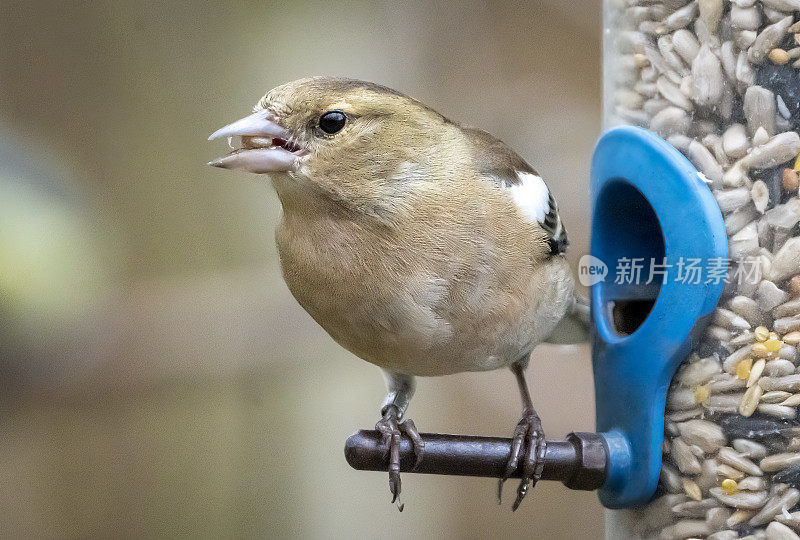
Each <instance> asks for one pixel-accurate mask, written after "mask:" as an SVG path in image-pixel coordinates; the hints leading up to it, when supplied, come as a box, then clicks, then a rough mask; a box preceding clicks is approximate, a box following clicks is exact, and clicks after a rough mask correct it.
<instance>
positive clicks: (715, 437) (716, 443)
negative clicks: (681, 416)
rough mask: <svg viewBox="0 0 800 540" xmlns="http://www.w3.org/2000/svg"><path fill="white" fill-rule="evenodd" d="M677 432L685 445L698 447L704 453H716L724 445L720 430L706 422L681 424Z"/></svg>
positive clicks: (715, 425) (694, 421)
mask: <svg viewBox="0 0 800 540" xmlns="http://www.w3.org/2000/svg"><path fill="white" fill-rule="evenodd" d="M678 430H679V431H680V434H681V437H682V438H683V440H684V441H686V443H687V444H692V445H696V446H699V447H700V448H702V449H703V451H704V452H706V453H711V452H716V451H717V450H719V449H720V448H721V447H722V445H724V444H725V435H724V434H723V433H722V428H721V427H719V426H718V425H717V424H715V423H713V422H709V421H708V420H689V421H688V422H682V423H680V424H678Z"/></svg>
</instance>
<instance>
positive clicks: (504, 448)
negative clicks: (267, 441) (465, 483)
mask: <svg viewBox="0 0 800 540" xmlns="http://www.w3.org/2000/svg"><path fill="white" fill-rule="evenodd" d="M421 435H422V440H423V441H424V442H425V454H424V457H423V459H422V462H421V463H420V464H419V466H418V467H417V468H416V469H413V466H414V461H415V459H414V452H413V449H412V446H411V442H410V441H409V440H408V439H407V438H405V437H403V439H402V443H401V447H400V471H401V472H406V473H410V472H415V473H422V474H448V475H455V476H485V477H493V478H500V476H501V475H502V474H503V471H504V470H505V466H506V463H507V462H508V457H509V455H510V453H511V439H506V438H502V437H477V436H471V435H442V434H438V433H422V434H421ZM344 455H345V458H346V459H347V463H349V464H350V466H351V467H353V468H354V469H357V470H360V471H386V470H387V469H388V456H386V449H385V447H384V446H383V445H382V444H381V434H380V433H379V432H377V431H368V430H360V431H358V432H356V433H354V434H353V435H351V436H350V438H348V439H347V442H346V443H345V446H344ZM606 459H607V451H606V447H605V444H604V443H603V439H602V438H601V437H600V436H599V435H597V434H596V433H570V434H569V435H567V439H566V440H565V441H547V451H546V453H545V458H544V470H543V472H542V480H560V481H561V482H563V483H564V485H565V486H567V487H568V488H570V489H581V490H592V489H598V488H599V487H601V486H602V485H603V483H604V481H605V477H606ZM412 469H413V470H412ZM521 473H522V467H520V468H519V469H517V470H516V471H515V472H514V474H513V475H512V477H514V478H519V477H520V474H521Z"/></svg>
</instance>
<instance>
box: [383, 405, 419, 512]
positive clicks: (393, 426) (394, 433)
mask: <svg viewBox="0 0 800 540" xmlns="http://www.w3.org/2000/svg"><path fill="white" fill-rule="evenodd" d="M397 416H398V414H397V409H395V408H394V407H388V408H387V409H386V412H385V413H384V414H383V418H381V419H380V420H379V421H378V423H377V424H375V429H376V430H378V431H379V432H380V433H381V435H382V439H381V444H383V446H384V448H385V450H384V459H386V458H387V457H388V458H389V491H390V492H391V494H392V503H395V502H396V503H397V509H398V510H400V511H401V512H402V511H403V506H404V505H403V503H401V502H400V490H401V483H400V443H401V441H402V434H405V435H407V436H408V438H409V439H411V444H412V445H413V447H414V456H415V457H416V461H415V462H414V469H416V468H417V466H419V464H420V463H421V462H422V456H423V453H424V451H425V442H424V441H423V440H422V437H420V434H419V431H417V426H415V425H414V422H413V421H412V420H410V419H406V420H404V421H402V422H400V421H398V419H397ZM412 470H413V469H412Z"/></svg>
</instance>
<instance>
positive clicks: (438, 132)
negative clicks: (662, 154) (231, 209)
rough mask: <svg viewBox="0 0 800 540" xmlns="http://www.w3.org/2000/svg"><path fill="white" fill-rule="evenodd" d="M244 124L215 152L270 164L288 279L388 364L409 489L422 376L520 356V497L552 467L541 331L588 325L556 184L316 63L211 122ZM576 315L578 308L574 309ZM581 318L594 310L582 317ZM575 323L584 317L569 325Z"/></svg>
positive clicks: (495, 365) (391, 430)
mask: <svg viewBox="0 0 800 540" xmlns="http://www.w3.org/2000/svg"><path fill="white" fill-rule="evenodd" d="M234 137H239V138H240V141H241V143H240V145H239V147H238V148H236V149H234V150H233V151H231V152H229V153H228V154H226V155H224V156H222V157H219V158H216V159H214V160H213V161H211V162H209V165H212V166H214V167H219V168H222V169H229V170H242V171H248V172H250V173H256V174H264V175H267V176H268V177H269V178H270V180H271V183H272V186H273V187H274V189H275V191H276V192H277V196H278V198H279V200H280V203H281V207H282V211H283V215H282V218H281V221H280V223H279V225H278V226H277V228H276V232H275V238H276V243H277V248H278V253H279V256H280V261H281V268H282V273H283V277H284V280H285V282H286V284H287V286H288V288H289V290H290V291H291V292H292V294H293V296H294V297H295V298H296V299H297V301H298V302H299V303H300V305H301V306H302V307H303V308H304V309H305V310H306V311H307V312H308V313H309V314H310V315H311V317H312V318H313V319H314V320H315V321H316V322H317V323H318V324H319V325H320V326H322V328H323V329H325V331H326V332H327V333H328V334H329V335H330V336H331V337H332V338H333V339H334V340H335V341H336V342H337V343H338V344H340V345H341V346H342V347H344V348H345V349H347V350H349V351H350V352H352V353H353V354H355V355H356V356H358V357H360V358H362V359H363V360H366V361H367V362H369V363H372V364H374V365H376V366H378V367H380V368H381V370H382V371H383V374H384V378H385V381H386V388H387V393H386V397H385V399H384V400H383V402H382V404H381V408H380V419H379V421H378V423H377V424H376V426H375V427H376V429H377V430H378V431H379V432H380V433H381V435H382V444H383V445H384V448H385V450H386V453H387V456H388V462H389V463H388V472H389V490H390V493H391V496H392V503H396V504H397V505H398V508H399V509H400V510H401V511H402V509H403V505H402V503H401V502H400V498H399V496H400V492H401V482H400V474H399V472H400V441H401V437H402V436H403V435H406V436H407V437H408V438H409V439H410V440H411V443H412V445H413V450H414V453H415V456H416V463H417V464H419V463H420V461H421V460H423V459H424V455H425V449H424V441H423V440H422V438H421V437H420V434H419V431H418V430H417V428H416V426H415V424H414V422H413V421H412V420H411V419H410V418H407V416H406V411H407V408H408V406H409V403H410V401H411V398H412V396H413V394H414V391H415V378H416V377H433V376H441V375H449V374H454V373H460V372H468V371H478V372H480V371H489V370H495V369H501V368H508V369H510V370H511V371H512V372H513V374H514V376H515V378H516V382H517V385H518V387H519V392H520V396H521V399H522V407H523V413H522V417H521V419H520V420H519V422H518V423H517V424H516V427H515V428H514V431H513V437H512V442H511V447H510V454H509V458H508V462H507V465H506V467H505V471H504V473H503V475H502V477H501V478H500V479H499V483H498V488H497V497H498V501H501V497H502V488H503V483H504V482H505V481H506V480H507V479H508V478H509V477H510V476H511V474H513V473H514V471H516V470H517V468H519V467H522V479H521V481H520V484H519V486H518V488H517V496H516V500H515V501H514V503H513V509H514V510H516V509H517V508H518V507H519V505H520V503H521V502H522V500H523V499H524V497H525V495H526V493H527V492H528V489H529V487H530V486H533V485H535V484H536V482H537V481H538V480H539V479H540V478H541V474H542V469H543V463H544V455H545V449H546V441H545V438H544V431H543V429H542V423H541V419H540V418H539V415H538V414H537V412H536V410H535V409H534V406H533V400H532V397H531V393H530V391H529V388H528V383H527V380H526V375H525V371H526V368H527V366H528V363H529V359H530V355H531V351H532V350H533V349H534V347H536V345H538V344H539V343H541V342H543V341H545V340H548V339H551V340H552V341H556V342H562V343H563V342H573V341H580V340H581V339H583V336H581V337H578V338H576V339H575V340H572V339H571V338H570V337H569V336H567V337H566V338H558V337H553V336H557V335H558V334H559V332H561V333H562V334H563V333H564V332H565V331H564V330H561V331H560V330H559V328H574V327H575V325H574V321H575V320H578V321H580V323H581V324H582V323H583V322H584V321H585V319H586V307H585V305H584V303H582V302H581V300H580V298H578V297H577V296H576V295H575V286H574V280H573V277H572V273H571V270H570V267H569V264H568V263H567V260H566V258H565V256H564V252H565V250H566V247H567V245H568V241H567V233H566V229H565V227H564V224H563V223H562V220H561V217H560V216H559V213H558V207H557V204H556V201H555V198H554V197H553V194H552V192H551V191H550V189H549V188H548V186H547V184H546V183H545V181H544V180H543V179H542V177H541V176H540V175H539V174H538V173H537V172H536V170H535V169H533V168H532V167H531V166H530V165H528V163H526V162H525V161H524V160H523V159H522V158H521V157H520V156H519V155H517V153H516V152H514V151H513V150H512V149H511V148H510V147H508V146H507V145H506V144H504V143H503V142H501V141H500V140H499V139H497V138H495V137H494V136H492V135H490V134H489V133H487V132H485V131H482V130H480V129H476V128H473V127H468V126H464V125H461V124H459V123H457V122H455V121H452V120H449V119H448V118H446V117H444V116H443V115H441V114H439V113H438V112H436V111H435V110H433V109H432V108H430V107H428V106H426V105H425V104H423V103H422V102H420V101H418V100H416V99H414V98H412V97H409V96H407V95H405V94H403V93H401V92H398V91H396V90H393V89H391V88H388V87H386V86H382V85H379V84H375V83H371V82H366V81H360V80H356V79H349V78H339V77H325V76H317V77H308V78H303V79H299V80H296V81H292V82H288V83H285V84H283V85H281V86H278V87H276V88H274V89H272V90H270V91H269V92H268V93H267V94H266V95H265V96H264V97H262V98H261V99H260V100H259V101H258V103H257V104H256V106H255V107H254V108H253V112H252V113H251V114H249V115H248V116H245V117H244V118H242V119H240V120H237V121H235V122H233V123H231V124H228V125H226V126H224V127H222V128H221V129H219V130H217V131H215V132H214V133H212V135H211V136H210V137H209V140H213V139H220V138H227V139H228V144H229V145H230V146H231V148H234V147H233V145H232V143H231V140H232V138H234ZM569 321H572V322H569ZM579 326H580V325H579ZM566 332H574V330H566Z"/></svg>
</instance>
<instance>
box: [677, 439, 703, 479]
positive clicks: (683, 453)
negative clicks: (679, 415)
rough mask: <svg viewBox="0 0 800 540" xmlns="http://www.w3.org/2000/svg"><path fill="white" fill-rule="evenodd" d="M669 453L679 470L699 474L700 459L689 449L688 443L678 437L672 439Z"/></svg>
mask: <svg viewBox="0 0 800 540" xmlns="http://www.w3.org/2000/svg"><path fill="white" fill-rule="evenodd" d="M671 454H672V460H673V461H674V462H675V465H677V467H678V470H679V471H681V472H682V473H684V474H691V475H694V474H700V470H701V469H700V460H698V459H697V456H695V455H694V454H693V453H692V451H691V450H690V449H689V445H687V444H686V442H685V441H684V440H683V439H681V438H680V437H676V438H674V439H673V440H672V450H671Z"/></svg>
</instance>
